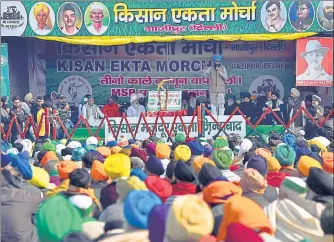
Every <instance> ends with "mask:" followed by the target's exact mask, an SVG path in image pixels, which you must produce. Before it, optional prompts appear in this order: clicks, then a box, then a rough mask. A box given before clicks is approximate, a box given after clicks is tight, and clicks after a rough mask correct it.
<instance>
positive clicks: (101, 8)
mask: <svg viewBox="0 0 334 242" xmlns="http://www.w3.org/2000/svg"><path fill="white" fill-rule="evenodd" d="M96 10H101V11H102V12H103V6H102V4H99V3H94V4H93V5H92V7H91V9H90V11H96Z"/></svg>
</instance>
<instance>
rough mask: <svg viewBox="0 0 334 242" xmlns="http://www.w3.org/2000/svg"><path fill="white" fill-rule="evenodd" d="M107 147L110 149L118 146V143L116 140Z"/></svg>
mask: <svg viewBox="0 0 334 242" xmlns="http://www.w3.org/2000/svg"><path fill="white" fill-rule="evenodd" d="M106 146H107V147H109V148H112V147H114V146H117V141H116V140H112V141H109V142H108V143H107V145H106Z"/></svg>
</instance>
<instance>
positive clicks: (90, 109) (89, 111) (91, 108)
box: [82, 97, 104, 127]
mask: <svg viewBox="0 0 334 242" xmlns="http://www.w3.org/2000/svg"><path fill="white" fill-rule="evenodd" d="M94 101H95V100H94V98H93V97H90V98H88V102H87V104H85V105H84V106H83V108H82V115H83V117H84V118H85V119H86V120H88V123H89V125H90V126H91V127H97V126H99V124H100V123H101V120H100V119H99V118H101V119H102V118H103V117H104V114H103V113H102V112H101V110H100V109H99V107H98V106H97V105H96V104H95V103H94Z"/></svg>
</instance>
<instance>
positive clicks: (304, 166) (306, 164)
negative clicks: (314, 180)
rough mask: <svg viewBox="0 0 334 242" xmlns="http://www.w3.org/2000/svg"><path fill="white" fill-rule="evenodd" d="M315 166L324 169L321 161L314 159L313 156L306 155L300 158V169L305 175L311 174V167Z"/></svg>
mask: <svg viewBox="0 0 334 242" xmlns="http://www.w3.org/2000/svg"><path fill="white" fill-rule="evenodd" d="M313 167H316V168H320V169H322V166H321V164H320V163H319V161H317V160H315V159H313V158H312V157H309V156H306V155H304V156H302V157H300V158H299V161H298V170H299V171H300V173H301V174H302V175H303V176H309V174H310V169H311V168H313Z"/></svg>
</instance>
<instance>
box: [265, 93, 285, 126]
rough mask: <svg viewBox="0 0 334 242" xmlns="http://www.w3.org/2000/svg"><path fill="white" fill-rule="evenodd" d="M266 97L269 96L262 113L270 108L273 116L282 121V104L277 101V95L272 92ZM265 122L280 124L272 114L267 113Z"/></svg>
mask: <svg viewBox="0 0 334 242" xmlns="http://www.w3.org/2000/svg"><path fill="white" fill-rule="evenodd" d="M268 96H270V98H269V97H268V102H266V105H265V108H264V111H265V110H266V109H267V108H271V109H272V110H273V111H274V112H275V114H276V115H277V116H278V117H279V118H280V119H281V120H282V121H283V115H282V110H283V102H282V101H281V100H279V97H280V95H279V93H278V92H275V91H274V92H271V93H269V94H268ZM266 120H267V121H268V122H269V123H268V124H280V122H279V121H278V119H277V118H276V117H275V116H274V115H273V114H272V113H269V114H268V115H267V117H266Z"/></svg>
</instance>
